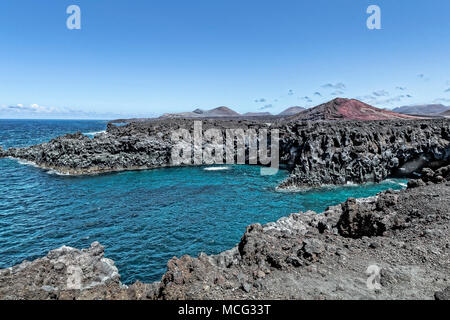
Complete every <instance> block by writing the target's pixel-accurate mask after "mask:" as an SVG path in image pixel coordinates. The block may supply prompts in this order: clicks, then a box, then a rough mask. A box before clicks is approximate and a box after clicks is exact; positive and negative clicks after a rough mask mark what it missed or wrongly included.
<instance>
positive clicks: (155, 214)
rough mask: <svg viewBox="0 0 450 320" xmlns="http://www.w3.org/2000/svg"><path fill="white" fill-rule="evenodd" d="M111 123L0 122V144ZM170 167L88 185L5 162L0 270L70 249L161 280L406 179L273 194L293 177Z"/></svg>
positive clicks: (0, 168)
mask: <svg viewBox="0 0 450 320" xmlns="http://www.w3.org/2000/svg"><path fill="white" fill-rule="evenodd" d="M105 128H106V121H72V120H70V121H69V120H65V121H61V120H0V145H2V146H3V147H4V148H8V147H12V146H27V145H32V144H36V143H40V142H44V141H47V140H49V139H51V138H54V137H57V136H59V135H62V134H65V133H74V132H76V131H81V132H83V133H85V134H92V133H95V132H99V131H102V130H105ZM226 167H227V168H228V169H227V170H215V171H214V170H212V171H211V170H205V169H207V168H205V167H194V168H168V169H157V170H149V171H137V172H123V173H113V174H104V175H98V176H88V177H71V176H60V175H56V174H51V173H48V172H46V171H44V170H41V169H39V168H35V167H33V166H30V165H24V164H20V163H19V162H18V161H16V160H12V159H0V268H6V267H10V266H13V265H15V264H18V263H20V262H22V261H23V260H24V259H27V260H31V259H35V258H38V257H41V256H44V255H45V254H46V253H47V252H48V251H49V250H51V249H54V248H57V247H60V246H62V245H68V246H72V247H76V248H85V247H88V246H89V245H90V244H91V243H92V242H93V241H99V242H100V243H102V244H103V245H104V246H105V251H106V256H107V257H108V258H111V259H113V260H114V261H115V263H116V265H117V267H118V268H119V272H120V274H121V276H122V281H123V282H124V283H127V284H128V283H132V282H134V281H136V280H141V281H146V282H151V281H157V280H160V278H161V276H162V274H163V273H164V272H165V269H166V263H167V261H168V260H169V259H170V258H172V257H173V256H181V255H183V254H190V255H193V256H197V255H198V254H199V253H200V252H206V253H208V254H216V253H219V252H221V251H223V250H227V249H230V248H231V247H233V246H234V245H235V244H236V243H238V242H239V240H240V238H241V236H242V234H243V233H244V231H245V227H246V226H247V225H249V224H252V223H256V222H259V223H266V222H270V221H275V220H277V219H278V218H280V217H282V216H286V215H289V214H290V213H293V212H299V211H306V210H315V211H318V212H320V211H323V210H324V209H325V208H326V207H327V206H330V205H334V204H337V203H340V202H342V201H345V200H346V199H347V198H348V197H367V196H372V195H375V194H376V193H378V192H380V191H382V190H385V189H388V188H392V189H401V188H403V186H404V185H403V184H402V183H405V181H404V180H388V181H386V182H384V183H381V184H367V185H363V186H345V187H339V188H328V189H321V190H315V191H309V192H298V193H287V192H277V191H275V187H276V186H277V184H278V183H279V182H280V181H281V180H283V179H284V178H285V177H286V176H287V172H285V171H280V172H279V173H278V174H277V175H276V176H261V175H260V174H259V168H258V167H252V166H226Z"/></svg>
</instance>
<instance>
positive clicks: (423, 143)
mask: <svg viewBox="0 0 450 320" xmlns="http://www.w3.org/2000/svg"><path fill="white" fill-rule="evenodd" d="M202 121H203V131H205V130H208V129H210V128H214V129H218V130H220V131H221V132H222V133H223V142H224V143H225V135H226V130H227V129H232V128H234V129H235V128H239V129H243V130H245V131H247V130H249V129H252V130H256V131H259V130H260V129H268V130H269V131H270V130H272V129H277V130H279V137H280V139H279V146H280V163H281V165H282V166H284V167H287V168H288V169H289V170H290V171H291V174H290V176H289V178H288V179H286V180H285V181H284V182H283V183H282V184H281V185H280V186H279V188H280V189H289V188H305V187H306V188H309V187H318V186H322V185H326V184H332V185H342V184H347V183H365V182H380V181H382V180H383V179H385V178H386V177H390V176H410V175H411V174H413V173H414V172H418V171H420V170H421V169H422V168H423V167H425V166H434V167H438V166H441V165H442V163H443V162H446V161H448V159H450V120H448V119H434V120H385V121H361V122H358V121H337V122H321V121H319V122H309V121H306V122H305V121H297V120H296V121H293V120H289V118H288V119H278V120H274V121H273V123H268V122H266V121H261V120H260V121H257V120H254V121H251V120H232V119H229V120H225V119H221V120H217V119H203V120H202ZM180 128H183V129H187V130H189V131H190V132H191V133H192V132H193V120H192V119H191V120H188V119H159V120H153V121H146V122H144V121H141V122H133V123H130V124H128V125H125V126H120V127H117V126H114V125H112V124H110V125H108V129H107V133H105V134H100V135H98V136H96V137H95V138H93V139H91V138H88V137H86V136H84V135H82V134H81V133H77V134H68V135H65V136H62V137H59V138H56V139H53V140H51V141H50V142H48V143H43V144H40V145H36V146H31V147H27V148H10V149H8V150H3V151H2V150H0V157H13V158H19V159H23V160H27V161H32V162H34V163H36V164H37V165H39V166H40V167H42V168H46V169H53V170H56V171H58V172H61V173H66V174H92V173H102V172H111V171H122V170H138V169H151V168H158V167H166V166H171V165H173V163H172V161H171V151H172V147H173V145H174V143H173V141H172V133H173V132H174V131H175V130H178V129H180ZM241 140H243V139H241ZM241 140H239V142H240V143H241V142H242V143H243V144H244V145H245V148H246V155H245V158H246V163H249V161H248V160H249V152H248V147H249V145H248V143H246V142H245V141H241ZM206 144H208V142H207V141H205V140H204V145H203V147H204V146H205V145H206ZM216 145H217V144H216ZM216 145H215V144H210V146H216ZM269 149H270V148H269ZM235 155H236V153H235V152H234V154H233V157H234V156H235ZM203 160H204V159H203ZM225 160H226V156H224V159H223V161H225ZM200 163H204V162H201V161H200ZM257 163H260V162H257ZM190 164H194V159H192V163H190Z"/></svg>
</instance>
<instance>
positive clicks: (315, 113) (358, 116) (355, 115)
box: [290, 98, 420, 121]
mask: <svg viewBox="0 0 450 320" xmlns="http://www.w3.org/2000/svg"><path fill="white" fill-rule="evenodd" d="M290 119H292V120H311V121H317V120H325V121H326V120H329V121H333V120H389V119H420V117H415V116H410V115H405V114H400V113H395V112H392V111H388V110H383V109H379V108H375V107H372V106H370V105H368V104H366V103H364V102H361V101H359V100H356V99H344V98H336V99H334V100H331V101H329V102H327V103H324V104H321V105H319V106H317V107H314V108H311V109H307V110H305V111H302V112H300V113H299V114H296V115H294V116H292V117H290Z"/></svg>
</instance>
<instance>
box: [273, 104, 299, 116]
mask: <svg viewBox="0 0 450 320" xmlns="http://www.w3.org/2000/svg"><path fill="white" fill-rule="evenodd" d="M304 110H305V108H302V107H297V106H295V107H290V108H287V109H286V110H284V111H283V112H281V113H279V114H278V115H279V116H293V115H294V114H297V113H300V112H302V111H304Z"/></svg>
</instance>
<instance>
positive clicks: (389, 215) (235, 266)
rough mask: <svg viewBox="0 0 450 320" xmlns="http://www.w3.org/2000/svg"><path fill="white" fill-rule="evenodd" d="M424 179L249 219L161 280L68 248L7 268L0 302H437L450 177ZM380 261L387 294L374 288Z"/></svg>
mask: <svg viewBox="0 0 450 320" xmlns="http://www.w3.org/2000/svg"><path fill="white" fill-rule="evenodd" d="M449 171H450V170H449ZM422 182H423V183H425V185H424V186H418V187H412V186H413V185H414V184H415V183H410V185H411V186H410V188H408V189H405V190H402V191H390V190H388V191H385V192H382V193H380V194H378V195H377V196H374V197H369V198H362V199H348V200H347V201H346V202H344V203H341V204H339V205H336V206H332V207H329V208H328V209H326V210H325V211H324V212H322V213H320V214H317V213H315V212H312V211H309V212H300V213H294V214H291V215H289V216H286V217H282V218H280V219H279V220H277V221H276V222H271V223H267V224H265V225H260V224H254V225H250V226H248V227H247V230H246V232H245V234H244V235H243V237H242V239H241V241H240V242H239V244H237V245H236V246H235V247H233V248H231V249H230V250H227V251H224V252H222V253H220V254H217V255H212V256H207V255H205V254H203V253H201V254H199V256H198V257H197V258H194V257H190V256H183V257H180V258H176V257H174V258H173V259H171V260H170V261H168V263H167V271H166V273H165V274H164V276H163V277H162V279H161V281H160V282H155V283H149V284H144V283H141V282H136V283H134V284H132V285H130V286H125V285H123V284H122V283H121V282H120V276H119V274H118V270H117V268H116V267H115V266H114V262H113V261H112V260H109V259H107V258H105V257H104V249H103V247H102V246H101V245H100V244H98V243H96V242H94V243H93V244H92V245H91V247H90V248H88V249H83V250H78V249H73V248H68V247H62V248H60V249H56V250H53V251H51V252H49V254H48V255H47V256H46V257H44V258H40V259H37V260H35V261H32V262H27V261H25V262H23V263H22V264H20V265H18V266H14V267H11V268H7V269H3V270H0V275H1V277H0V279H1V280H0V299H196V300H197V299H200V300H202V299H233V300H234V299H433V298H435V295H438V296H439V294H440V293H441V292H445V290H446V288H447V287H450V282H449V279H447V277H446V275H448V274H449V272H450V264H448V261H449V259H450V249H449V248H450V235H449V233H448V226H447V225H446V224H445V223H443V222H444V221H446V222H447V224H448V221H449V220H450V216H449V213H448V211H447V210H446V209H445V208H446V207H447V206H448V205H449V204H450V196H449V195H450V183H449V182H440V183H437V184H435V183H433V182H429V181H428V182H424V181H422ZM419 184H421V183H419ZM437 195H439V197H437ZM425 199H428V202H427V201H424V200H425ZM425 239H426V241H425V242H424V240H425ZM438 251H439V252H438ZM356 257H357V259H355V258H356ZM372 264H376V265H377V266H379V267H380V268H381V270H382V271H381V278H380V281H381V285H382V287H381V289H380V290H370V289H368V288H367V287H366V278H367V275H366V274H365V272H366V269H367V267H368V266H370V265H372ZM80 270H81V271H80ZM38 274H41V276H39V277H37V275H38ZM74 277H75V278H74ZM26 279H31V281H32V283H28V284H27V285H23V281H29V280H26ZM73 279H75V280H74V281H75V282H74V284H73V283H72V282H73V281H72V280H73ZM71 281H72V282H71ZM286 281H287V282H286ZM49 283H51V284H52V285H49ZM71 283H72V284H71ZM288 283H289V284H288Z"/></svg>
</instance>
